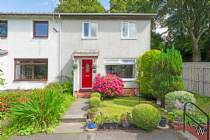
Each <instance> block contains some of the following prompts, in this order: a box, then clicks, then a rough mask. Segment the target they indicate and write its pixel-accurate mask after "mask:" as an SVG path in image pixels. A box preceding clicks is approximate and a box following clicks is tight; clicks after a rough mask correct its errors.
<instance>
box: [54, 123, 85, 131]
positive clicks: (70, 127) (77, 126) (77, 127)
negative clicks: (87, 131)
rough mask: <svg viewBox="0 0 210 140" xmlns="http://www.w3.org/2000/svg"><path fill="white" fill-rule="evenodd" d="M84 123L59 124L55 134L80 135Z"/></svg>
mask: <svg viewBox="0 0 210 140" xmlns="http://www.w3.org/2000/svg"><path fill="white" fill-rule="evenodd" d="M84 124H85V123H78V122H77V123H76V122H74V123H61V124H60V125H59V126H58V127H57V128H56V129H55V133H57V134H59V133H60V134H61V133H82V132H84Z"/></svg>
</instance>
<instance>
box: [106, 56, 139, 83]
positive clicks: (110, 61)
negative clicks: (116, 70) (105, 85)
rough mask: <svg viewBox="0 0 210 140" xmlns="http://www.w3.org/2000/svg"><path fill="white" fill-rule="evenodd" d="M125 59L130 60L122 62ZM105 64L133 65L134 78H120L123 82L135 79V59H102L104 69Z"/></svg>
mask: <svg viewBox="0 0 210 140" xmlns="http://www.w3.org/2000/svg"><path fill="white" fill-rule="evenodd" d="M125 60H128V61H131V62H124V61H125ZM107 65H133V77H134V78H122V80H123V81H124V82H129V81H135V80H136V73H135V68H136V60H135V59H104V66H105V69H106V66H107ZM105 73H106V70H105ZM106 74H107V73H106Z"/></svg>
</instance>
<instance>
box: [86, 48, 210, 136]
mask: <svg viewBox="0 0 210 140" xmlns="http://www.w3.org/2000/svg"><path fill="white" fill-rule="evenodd" d="M136 65H137V70H136V73H137V83H138V84H139V87H140V94H139V95H136V96H127V95H126V96H125V95H124V93H123V87H124V85H123V81H122V79H121V78H119V77H118V76H116V75H112V74H108V75H106V76H100V75H97V76H96V79H95V82H94V85H93V90H94V92H93V93H92V94H91V98H90V99H89V110H88V119H89V120H88V123H87V129H96V128H98V129H142V130H145V131H147V132H150V131H152V130H154V129H156V128H160V129H166V128H168V127H172V128H174V129H176V130H180V129H182V128H183V109H184V104H185V103H186V102H192V103H195V104H196V105H198V106H199V107H201V108H202V109H203V110H205V111H206V112H207V113H208V114H210V110H209V108H210V98H209V97H202V96H199V95H198V94H195V93H190V92H187V91H185V87H184V83H183V79H182V58H181V55H180V53H179V51H177V50H175V49H174V48H171V49H167V50H164V51H159V50H150V51H147V52H146V53H145V54H144V55H142V56H141V57H139V59H138V60H137V64H136ZM187 111H188V113H189V114H190V115H191V116H192V117H193V118H194V119H195V120H196V121H197V122H199V123H200V124H201V125H202V126H204V127H205V124H206V122H207V120H206V118H205V116H204V115H203V114H202V112H200V111H199V110H197V109H196V108H195V107H194V106H192V105H189V106H187ZM186 124H187V130H188V131H189V132H192V129H193V132H194V131H195V128H196V127H197V126H198V125H197V123H195V122H194V121H192V120H191V119H190V118H188V117H187V118H186ZM193 135H196V134H193Z"/></svg>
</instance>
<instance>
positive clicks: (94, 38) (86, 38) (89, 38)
mask: <svg viewBox="0 0 210 140" xmlns="http://www.w3.org/2000/svg"><path fill="white" fill-rule="evenodd" d="M97 39H98V38H97V37H82V40H97Z"/></svg>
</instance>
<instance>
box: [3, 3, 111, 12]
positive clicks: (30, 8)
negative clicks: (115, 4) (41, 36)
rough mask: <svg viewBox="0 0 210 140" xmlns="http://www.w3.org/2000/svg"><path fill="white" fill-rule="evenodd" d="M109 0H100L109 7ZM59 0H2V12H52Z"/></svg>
mask: <svg viewBox="0 0 210 140" xmlns="http://www.w3.org/2000/svg"><path fill="white" fill-rule="evenodd" d="M108 1H109V0H100V2H101V3H102V5H103V6H104V7H105V8H106V9H108V7H109V2H108ZM57 3H58V0H0V12H52V11H53V9H54V7H55V6H56V4H57Z"/></svg>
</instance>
